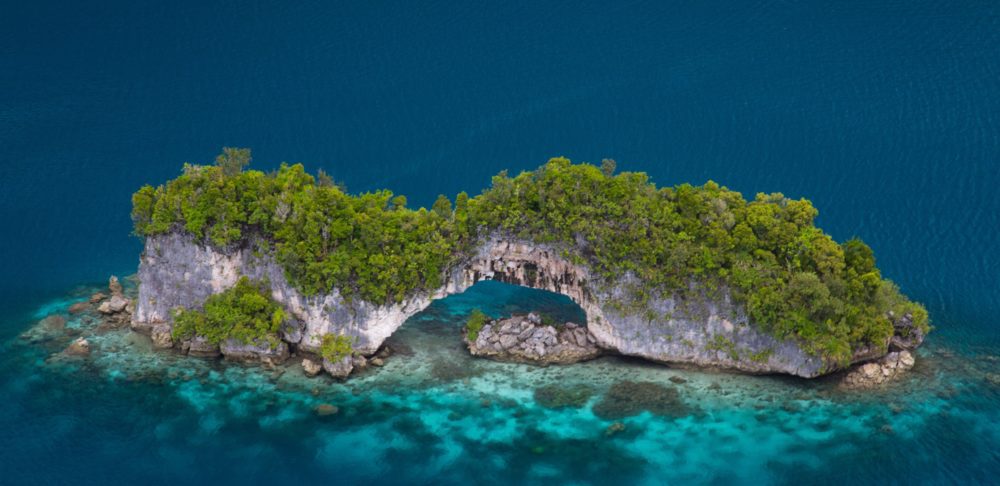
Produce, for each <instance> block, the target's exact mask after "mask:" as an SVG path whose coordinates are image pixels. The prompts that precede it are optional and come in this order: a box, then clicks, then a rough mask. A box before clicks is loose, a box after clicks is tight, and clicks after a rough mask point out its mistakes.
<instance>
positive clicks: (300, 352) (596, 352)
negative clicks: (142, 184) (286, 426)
mask: <svg viewBox="0 0 1000 486" xmlns="http://www.w3.org/2000/svg"><path fill="white" fill-rule="evenodd" d="M135 296H136V295H135V291H131V292H126V291H125V290H124V289H123V286H122V284H121V283H120V282H119V280H118V278H117V277H114V276H112V277H111V278H110V279H109V282H108V293H107V294H105V293H103V292H96V293H94V294H92V295H91V296H90V297H89V298H88V299H86V300H85V301H82V302H77V303H75V304H72V305H71V306H69V308H68V313H69V314H70V315H71V316H80V315H82V316H83V318H84V320H85V321H86V322H97V325H96V327H95V330H96V331H97V332H107V331H108V330H111V329H122V328H126V327H128V328H130V329H131V330H132V331H134V332H137V333H139V334H146V335H148V336H149V337H150V341H151V344H152V347H153V348H155V349H159V350H162V351H167V350H170V351H172V352H176V353H179V354H181V355H187V356H191V357H198V358H205V359H217V358H222V359H225V360H227V361H231V362H237V363H243V364H260V365H262V366H265V367H269V368H274V369H287V367H288V365H289V363H291V365H293V366H296V367H300V368H301V370H302V373H303V374H304V375H305V376H307V377H316V376H318V375H320V374H322V373H324V372H325V373H326V374H327V375H329V376H331V377H333V378H335V379H338V380H344V379H346V378H348V377H349V376H350V375H351V374H352V373H357V372H359V371H361V370H364V369H366V368H368V367H376V368H378V367H382V366H384V365H385V363H386V361H387V360H388V359H389V358H390V356H392V354H393V351H392V349H391V347H390V346H389V345H382V346H381V347H379V348H378V350H377V351H376V352H375V353H372V354H370V355H368V356H365V355H364V354H362V353H359V352H352V353H350V354H349V355H347V356H344V357H343V358H341V359H339V360H337V361H330V360H327V359H324V358H322V357H321V356H319V355H318V354H317V353H314V352H311V351H310V350H304V349H301V348H300V347H298V346H296V345H295V344H294V343H289V342H287V341H284V340H283V341H280V342H279V343H277V345H273V344H270V343H249V344H245V343H240V342H238V341H235V340H227V341H224V342H222V343H221V344H220V345H218V346H216V345H212V344H210V343H208V342H207V341H206V340H205V339H204V338H201V337H195V338H193V339H188V340H182V341H179V342H178V341H175V340H174V339H173V338H172V336H171V334H170V326H169V325H168V324H166V323H161V324H158V325H156V326H152V327H148V326H142V325H139V326H136V325H135V322H134V320H133V315H134V312H135V305H134V302H135ZM544 321H545V320H544V319H543V318H542V316H541V315H540V314H538V313H535V312H531V313H528V314H523V315H514V316H511V317H507V318H499V319H491V320H489V321H487V322H486V323H485V324H484V325H483V326H482V328H481V329H479V330H478V332H477V333H476V334H475V336H474V337H475V339H471V337H472V336H470V332H469V331H468V330H463V331H462V333H461V335H462V341H463V343H464V344H465V346H466V348H467V349H468V352H469V353H470V355H472V356H476V357H482V358H487V359H491V360H494V361H501V362H509V363H521V364H533V365H540V366H547V365H568V364H573V363H579V362H582V361H587V360H592V359H596V358H599V357H601V356H605V355H614V354H620V353H618V352H617V351H616V350H614V349H608V348H605V347H602V346H601V345H600V344H599V342H598V340H597V338H596V337H595V336H594V334H593V333H592V332H591V330H590V329H589V328H588V327H587V326H582V325H579V324H575V323H572V322H566V323H561V324H555V323H551V322H544ZM898 321H899V322H903V323H904V324H903V325H905V322H906V316H903V317H902V318H901V319H899V320H898ZM291 327H292V328H294V327H295V326H294V325H293V326H291ZM79 334H80V332H79V331H78V330H76V329H68V328H66V318H65V317H62V316H60V315H52V316H48V317H46V318H44V319H42V320H41V321H39V323H38V324H37V325H36V326H35V327H33V328H31V329H29V330H28V331H26V332H25V333H24V334H22V339H25V340H28V341H30V342H43V341H50V340H52V339H54V338H57V337H62V338H64V339H65V338H68V339H70V341H69V343H68V344H67V345H65V348H64V349H63V350H62V351H61V352H59V353H57V354H55V355H53V356H52V358H51V359H56V360H61V359H68V358H70V359H71V358H86V357H87V356H89V354H90V349H91V346H90V342H89V341H88V339H87V338H86V337H84V336H81V335H79ZM282 334H283V335H284V334H285V332H283V333H282ZM922 341H923V336H922V335H920V334H916V335H914V334H906V333H898V334H897V335H895V336H893V338H892V340H891V341H890V349H891V351H890V353H888V354H886V355H884V356H879V357H877V358H874V359H869V360H866V361H862V362H860V363H859V364H857V365H855V366H853V367H851V368H850V369H848V370H846V371H845V372H843V373H842V374H841V375H840V376H839V377H838V378H837V380H838V382H839V387H840V388H841V389H844V390H873V389H877V388H879V387H882V386H885V385H887V384H890V383H892V382H893V381H896V380H898V379H899V378H900V377H902V376H903V375H904V374H905V373H906V372H907V371H909V370H910V369H911V368H913V367H914V364H915V362H916V358H915V356H914V353H913V352H912V351H913V350H914V349H916V347H917V346H919V345H920V344H921V343H922Z"/></svg>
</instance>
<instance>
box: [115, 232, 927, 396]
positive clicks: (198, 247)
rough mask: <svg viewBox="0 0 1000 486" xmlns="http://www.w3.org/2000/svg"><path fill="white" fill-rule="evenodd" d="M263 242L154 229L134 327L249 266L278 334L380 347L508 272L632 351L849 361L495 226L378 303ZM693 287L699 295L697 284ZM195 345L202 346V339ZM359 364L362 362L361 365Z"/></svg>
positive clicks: (774, 361) (750, 362)
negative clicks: (306, 289)
mask: <svg viewBox="0 0 1000 486" xmlns="http://www.w3.org/2000/svg"><path fill="white" fill-rule="evenodd" d="M258 245H263V243H261V242H259V241H256V240H255V241H248V242H246V243H245V244H244V245H242V246H235V247H230V248H225V249H219V248H215V247H213V246H211V245H208V244H205V243H204V242H200V241H195V239H194V237H192V236H191V235H189V234H186V233H182V232H174V233H170V234H165V235H158V236H152V237H148V238H147V239H146V246H145V250H144V251H143V254H142V258H141V260H140V265H139V280H140V287H139V296H138V302H137V304H136V309H135V314H134V316H133V319H132V326H133V328H134V329H136V330H140V331H143V332H147V333H149V332H150V331H151V330H152V328H153V327H154V326H157V325H161V324H166V325H170V323H171V311H172V310H173V309H175V308H177V307H182V308H192V307H197V306H200V305H201V304H202V302H204V300H205V299H206V298H207V297H208V296H210V295H212V294H215V293H218V292H222V291H223V290H225V289H227V288H229V287H231V286H233V285H234V284H235V283H236V281H237V279H238V278H239V277H240V276H244V275H245V276H247V277H249V278H250V279H251V280H267V281H268V282H269V283H270V288H271V296H272V297H273V298H274V299H275V300H276V301H277V302H279V303H280V304H282V305H283V306H284V307H285V308H286V309H287V310H288V311H289V314H290V315H291V317H292V318H293V320H294V321H295V324H294V325H290V326H289V327H287V328H284V329H282V331H281V333H280V334H281V337H282V339H283V340H284V341H286V342H287V343H288V344H289V345H292V346H293V347H297V348H298V349H301V350H304V351H307V352H310V353H315V354H318V351H319V345H320V343H321V342H322V336H324V335H325V334H343V335H346V336H348V337H350V338H351V339H352V341H353V342H354V350H355V351H356V352H357V353H359V354H360V355H364V356H370V355H371V354H373V353H375V352H376V351H377V350H378V349H379V347H380V346H381V344H382V343H383V342H384V341H385V339H386V338H388V337H389V336H390V335H391V334H392V333H393V332H394V331H395V330H396V329H397V328H398V327H399V326H400V325H402V323H403V322H404V321H405V320H406V319H407V318H409V317H410V316H412V315H413V314H415V313H417V312H419V311H420V310H422V309H424V308H425V307H426V306H427V305H429V304H430V302H431V301H432V300H433V299H435V298H441V297H444V296H447V295H450V294H455V293H460V292H463V291H465V290H466V289H467V288H469V287H470V286H472V285H473V284H475V283H476V282H479V281H481V280H498V281H502V282H506V283H511V284H515V285H522V286H526V287H533V288H537V289H542V290H548V291H552V292H557V293H561V294H563V295H566V296H568V297H570V298H571V299H572V300H573V301H575V302H576V303H577V304H579V305H580V307H581V308H582V309H583V310H584V312H585V313H586V315H587V324H586V329H587V331H588V332H589V333H590V335H591V336H592V338H593V340H594V344H595V345H596V346H598V347H600V348H604V349H607V350H612V351H615V352H618V353H621V354H625V355H630V356H637V357H643V358H646V359H650V360H654V361H660V362H666V363H687V364H693V365H699V366H711V367H718V368H724V369H732V370H739V371H743V372H749V373H785V374H791V375H796V376H801V377H806V378H812V377H816V376H819V375H822V374H825V373H829V372H831V371H835V370H837V369H840V368H842V367H843V366H844V365H843V364H841V363H833V362H827V361H824V360H823V359H822V358H820V357H818V356H814V355H811V354H809V353H807V352H806V351H805V350H803V349H802V347H801V346H800V345H799V343H797V342H796V341H794V340H777V339H775V338H774V337H772V336H771V335H769V334H766V333H764V332H763V331H761V330H759V329H758V328H757V326H755V325H753V324H751V323H750V321H749V318H748V316H747V313H746V311H745V309H743V308H742V306H740V305H738V304H737V303H735V302H733V299H732V297H731V294H730V293H729V292H728V291H727V290H726V289H725V288H721V289H717V290H716V291H713V292H711V293H707V292H706V293H703V294H702V295H701V296H700V297H698V298H691V297H690V296H689V297H688V298H685V299H682V298H679V297H678V296H674V295H662V294H656V293H655V292H652V291H650V289H646V288H644V287H643V282H642V281H640V280H639V279H637V278H635V277H633V276H631V275H626V276H624V277H623V278H620V279H617V280H616V281H612V282H608V281H604V280H601V279H600V278H598V277H596V276H595V275H593V274H592V273H591V272H590V270H589V269H588V268H587V267H586V265H582V264H577V263H574V262H572V261H571V260H570V259H568V258H566V257H564V255H567V254H569V252H572V251H574V249H572V248H564V247H558V246H554V245H546V244H537V243H532V242H528V241H524V240H520V239H517V238H512V237H508V236H505V235H500V234H495V235H491V236H489V237H486V238H483V239H482V240H481V241H480V244H479V245H478V247H477V249H476V250H475V251H473V252H472V254H470V255H469V256H468V257H467V258H465V259H464V260H462V261H460V262H458V263H457V264H455V265H453V266H452V267H450V268H448V269H446V270H445V271H444V274H443V276H442V279H441V281H442V282H443V285H442V286H441V287H440V288H438V289H432V290H427V291H423V292H416V293H414V294H413V295H411V296H409V297H408V298H407V299H405V300H403V301H401V302H398V303H386V304H373V303H369V302H364V301H362V300H361V299H345V298H344V296H342V295H341V294H340V292H339V291H338V290H337V289H333V290H332V291H331V292H329V293H326V294H320V295H314V296H305V295H302V294H301V293H300V292H299V291H297V290H296V289H295V288H294V287H292V286H291V285H290V284H289V282H288V281H287V279H286V278H285V272H284V270H283V269H282V268H281V266H280V265H279V264H277V262H275V261H274V259H273V258H272V257H271V253H270V248H268V247H267V246H266V245H265V246H258ZM636 288H639V289H643V290H644V293H646V294H647V295H649V299H648V302H647V305H646V306H645V309H644V310H643V311H641V312H628V311H623V310H621V309H622V308H623V306H622V305H621V303H622V302H628V301H629V297H630V296H631V292H632V290H633V289H636ZM693 290H695V292H693V293H694V294H697V292H696V291H697V289H693ZM899 322H900V323H901V325H900V327H899V329H900V335H899V336H898V337H899V339H897V340H895V341H894V342H896V344H895V346H897V347H900V346H911V345H916V344H919V341H920V340H921V339H922V336H919V337H916V336H915V335H913V334H909V333H904V332H903V331H902V329H904V328H905V323H903V322H902V320H899ZM911 327H912V326H911ZM888 345H889V343H886V345H885V346H874V347H872V348H871V349H868V350H858V352H856V353H855V355H854V358H853V359H852V362H864V361H868V360H871V359H874V358H878V357H880V356H882V355H884V354H885V353H886V348H887V347H888ZM191 349H192V350H193V349H195V346H194V345H193V344H192V345H191ZM204 351H205V352H209V350H204ZM200 352H202V350H201V349H200V348H199V353H200ZM216 352H217V351H216ZM350 365H351V367H352V368H353V366H354V364H353V363H350ZM324 368H327V370H328V371H329V370H330V369H333V370H334V371H335V373H331V374H338V375H339V374H342V373H343V369H345V368H346V365H333V364H331V365H330V366H327V364H326V363H324Z"/></svg>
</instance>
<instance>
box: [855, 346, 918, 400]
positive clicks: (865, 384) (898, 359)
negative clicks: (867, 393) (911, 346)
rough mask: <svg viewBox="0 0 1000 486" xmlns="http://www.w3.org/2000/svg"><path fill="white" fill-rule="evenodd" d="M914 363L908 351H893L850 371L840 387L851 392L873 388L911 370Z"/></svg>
mask: <svg viewBox="0 0 1000 486" xmlns="http://www.w3.org/2000/svg"><path fill="white" fill-rule="evenodd" d="M915 362H916V360H915V359H914V358H913V355H912V354H911V353H910V352H909V351H906V350H903V351H893V352H891V353H889V354H887V355H885V356H883V357H882V358H881V359H879V360H877V361H872V362H870V363H865V364H863V365H861V366H858V367H857V368H855V369H854V370H852V371H851V372H850V373H848V374H847V376H845V377H844V380H843V381H842V382H841V386H842V387H844V388H847V389H851V390H865V389H869V388H875V387H878V386H880V385H882V384H884V383H887V382H889V381H891V380H893V379H894V378H896V377H897V376H899V375H901V374H902V373H904V372H906V371H907V370H909V369H910V368H913V365H914V363H915Z"/></svg>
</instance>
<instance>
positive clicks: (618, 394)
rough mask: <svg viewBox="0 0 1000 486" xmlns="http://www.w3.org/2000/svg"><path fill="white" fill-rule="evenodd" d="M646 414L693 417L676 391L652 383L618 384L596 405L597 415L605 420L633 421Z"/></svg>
mask: <svg viewBox="0 0 1000 486" xmlns="http://www.w3.org/2000/svg"><path fill="white" fill-rule="evenodd" d="M644 411H647V412H650V413H652V414H654V415H660V416H664V417H683V416H685V415H688V414H689V413H691V410H690V408H689V407H688V406H687V405H686V404H685V403H684V401H683V400H681V397H680V393H679V392H678V391H677V388H675V387H674V386H672V385H664V384H661V383H653V382H649V381H640V382H636V381H631V380H624V381H619V382H618V383H615V384H614V385H611V388H610V389H609V390H608V391H607V392H606V393H605V394H604V396H603V397H601V400H600V401H599V402H597V404H595V405H594V415H597V416H598V417H601V418H603V419H606V420H614V419H620V418H625V417H631V416H633V415H638V414H639V413H642V412H644Z"/></svg>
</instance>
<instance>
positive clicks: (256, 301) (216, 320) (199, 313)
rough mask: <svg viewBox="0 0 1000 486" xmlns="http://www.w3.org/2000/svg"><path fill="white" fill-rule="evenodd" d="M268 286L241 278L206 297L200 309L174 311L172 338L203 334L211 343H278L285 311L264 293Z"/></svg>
mask: <svg viewBox="0 0 1000 486" xmlns="http://www.w3.org/2000/svg"><path fill="white" fill-rule="evenodd" d="M266 289H267V285H266V284H263V283H256V284H255V283H253V282H251V281H250V280H249V279H248V278H246V277H240V279H239V280H238V281H237V282H236V285H235V286H234V287H232V288H230V289H228V290H226V291H224V292H222V293H218V294H215V295H212V296H210V297H209V298H208V299H206V300H205V304H204V306H203V308H202V310H194V309H191V310H185V309H180V310H178V311H176V312H175V314H174V328H173V337H174V339H178V340H180V339H190V338H193V337H195V336H202V337H204V338H205V339H207V340H208V342H210V343H212V344H219V343H220V342H222V341H223V340H226V339H235V340H237V341H239V342H241V343H244V344H249V343H253V342H262V341H263V342H268V343H270V344H271V345H272V346H274V345H277V343H278V330H279V329H280V328H281V324H282V323H283V322H284V321H285V317H286V316H285V311H284V309H282V308H281V307H280V306H279V305H278V304H277V303H276V302H274V300H272V299H271V298H270V297H269V296H268V295H267V290H266Z"/></svg>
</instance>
